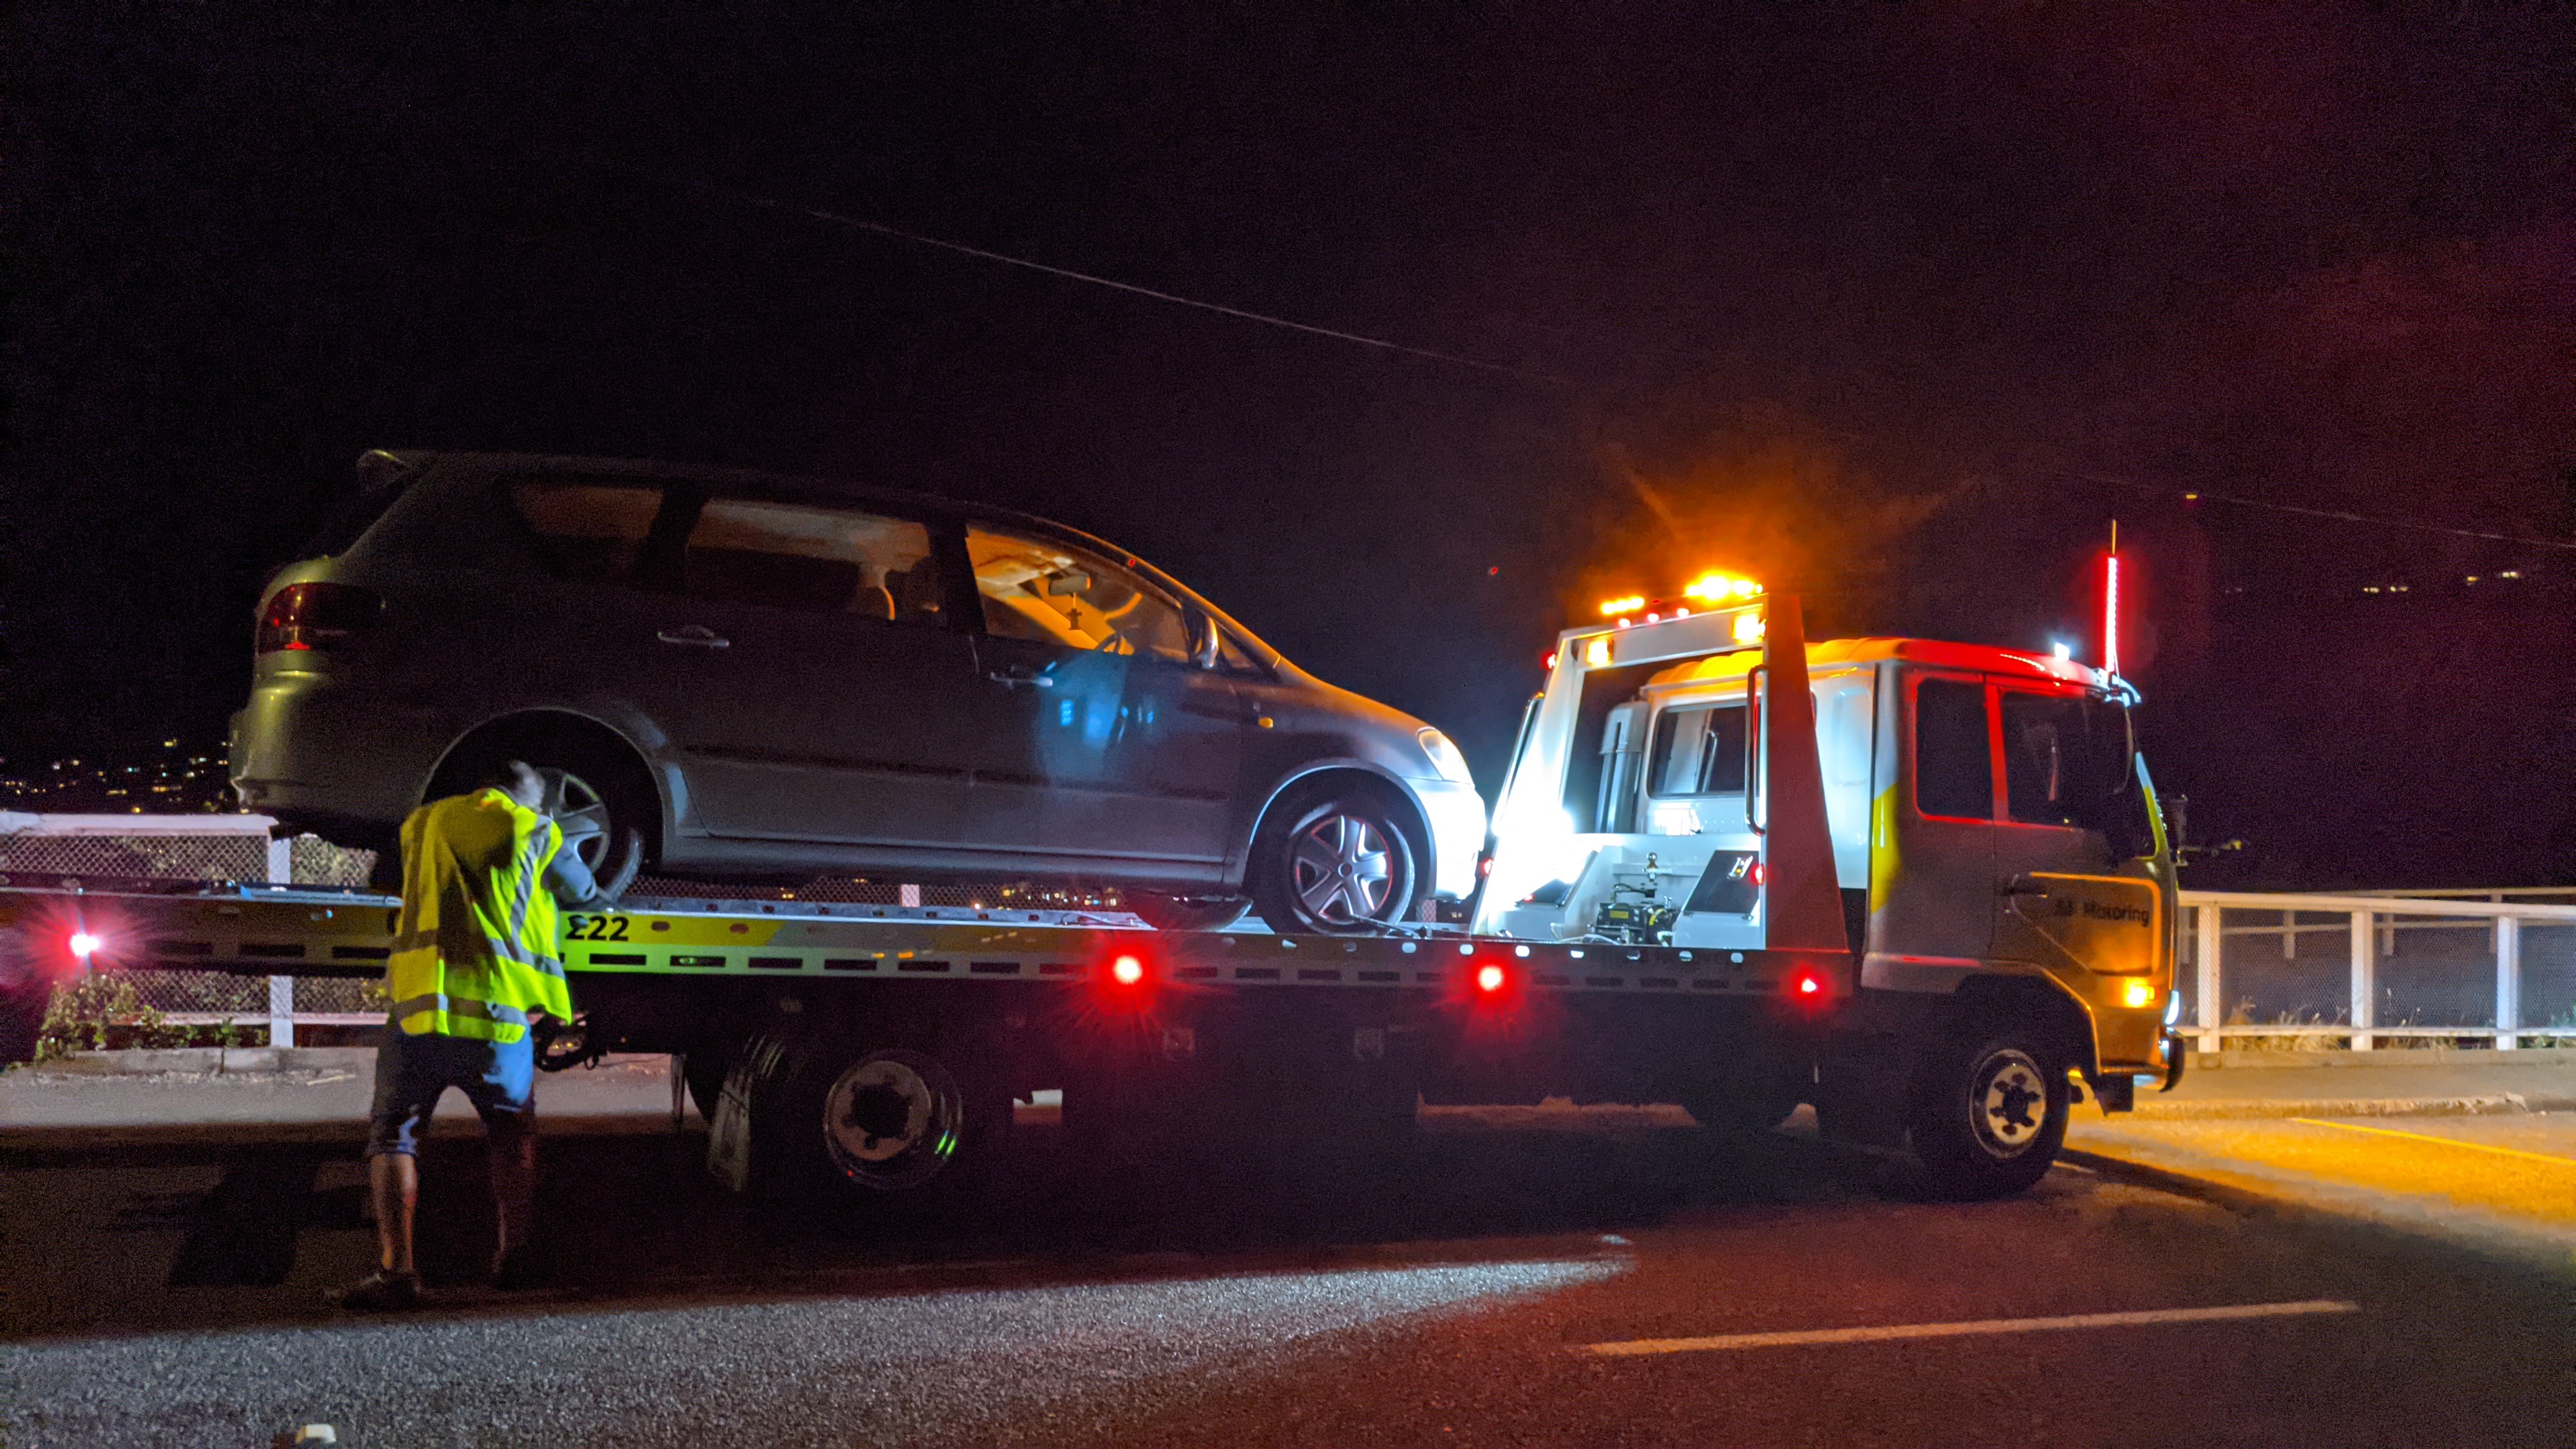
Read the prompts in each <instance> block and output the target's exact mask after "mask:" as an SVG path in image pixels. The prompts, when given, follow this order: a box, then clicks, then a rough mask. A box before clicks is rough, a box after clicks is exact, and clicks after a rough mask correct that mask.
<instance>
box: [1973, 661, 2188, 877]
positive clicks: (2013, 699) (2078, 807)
mask: <svg viewBox="0 0 2576 1449" xmlns="http://www.w3.org/2000/svg"><path fill="white" fill-rule="evenodd" d="M2003 727H2004V728H2003V734H2004V798H2005V801H2006V804H2007V805H2008V806H2009V808H2010V809H2011V811H2012V818H2013V819H2014V820H2016V821H2019V822H2021V823H2023V824H2026V825H2067V826H2073V827H2075V828H2077V829H2082V830H2099V831H2102V832H2103V833H2104V834H2106V835H2108V836H2110V837H2112V838H2113V839H2114V840H2115V841H2117V842H2119V843H2120V845H2121V847H2122V848H2123V849H2124V850H2129V849H2131V848H2132V847H2135V848H2136V850H2140V851H2142V850H2144V849H2148V848H2151V847H2152V841H2153V838H2154V837H2153V832H2152V831H2151V830H2150V829H2149V828H2148V826H2147V823H2146V817H2145V810H2144V806H2145V796H2144V794H2143V792H2137V791H2132V790H2131V789H2130V770H2129V731H2128V724H2127V721H2126V720H2125V719H2124V718H2123V717H2122V715H2121V712H2120V708H2119V706H2117V705H2114V704H2108V703H2104V702H2101V701H2096V700H2086V699H2078V698H2075V697H2073V696H2071V695H2062V694H2035V693H2029V692H2025V691H2020V690H2006V691H2004V695H2003ZM2132 795H2134V796H2136V798H2135V799H2131V798H2130V797H2131V796H2132ZM2141 838H2143V839H2145V840H2147V841H2148V842H2150V844H2149V845H2148V846H2137V845H2136V841H2137V840H2138V839H2141Z"/></svg>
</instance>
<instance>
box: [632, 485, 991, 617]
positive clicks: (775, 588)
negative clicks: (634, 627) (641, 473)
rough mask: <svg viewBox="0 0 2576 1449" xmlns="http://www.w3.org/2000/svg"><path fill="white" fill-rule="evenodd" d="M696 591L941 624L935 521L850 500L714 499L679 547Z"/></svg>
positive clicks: (729, 599) (689, 588)
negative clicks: (841, 503) (834, 504)
mask: <svg viewBox="0 0 2576 1449" xmlns="http://www.w3.org/2000/svg"><path fill="white" fill-rule="evenodd" d="M680 587H681V589H682V590H683V591H684V592H686V593H688V594H690V595H692V596H693V597H696V598H701V599H720V600H723V601H724V602H726V603H731V604H761V605H765V606H767V607H769V608H773V609H800V610H804V611H806V612H809V613H817V614H856V615H858V616H859V617H860V618H863V619H880V620H885V621H888V622H904V623H936V622H938V620H939V617H940V612H939V606H940V603H941V600H942V597H943V596H942V594H941V590H940V585H939V576H938V567H937V565H936V564H935V563H934V562H933V560H932V557H931V552H930V530H929V529H928V528H926V527H924V526H922V525H921V524H919V523H915V522H913V521H912V520H910V519H903V518H885V517H881V516H879V515H877V514H873V513H862V512H859V511H858V510H856V509H850V508H829V507H820V506H816V505H813V504H805V503H776V502H771V501H768V500H766V499H758V498H710V499H708V500H707V505H706V507H705V508H703V509H701V510H699V513H698V521H697V525H696V526H695V527H693V528H691V529H690V530H689V540H688V543H687V545H686V546H685V547H684V548H683V549H682V551H681V554H680Z"/></svg>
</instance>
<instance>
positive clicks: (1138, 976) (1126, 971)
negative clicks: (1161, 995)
mask: <svg viewBox="0 0 2576 1449" xmlns="http://www.w3.org/2000/svg"><path fill="white" fill-rule="evenodd" d="M1109 979H1110V980H1112V981H1115V982H1117V983H1118V984H1119V985H1121V986H1133V985H1135V984H1136V983H1137V982H1139V981H1142V980H1144V979H1145V963H1144V962H1142V961H1139V960H1137V959H1136V958H1135V957H1133V956H1121V957H1119V958H1118V959H1117V960H1115V961H1112V962H1110V963H1109Z"/></svg>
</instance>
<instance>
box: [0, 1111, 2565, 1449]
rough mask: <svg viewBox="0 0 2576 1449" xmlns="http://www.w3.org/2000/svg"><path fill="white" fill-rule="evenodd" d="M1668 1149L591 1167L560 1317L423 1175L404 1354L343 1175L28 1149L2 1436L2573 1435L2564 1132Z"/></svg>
mask: <svg viewBox="0 0 2576 1449" xmlns="http://www.w3.org/2000/svg"><path fill="white" fill-rule="evenodd" d="M1669 1120H1671V1119H1670V1117H1669V1114H1666V1115H1664V1116H1657V1115H1655V1114H1639V1113H1619V1112H1594V1113H1568V1114H1558V1115H1555V1116H1549V1115H1547V1114H1519V1115H1517V1116H1513V1115H1508V1114H1507V1115H1503V1116H1496V1115H1493V1114H1485V1115H1482V1116H1479V1115H1477V1114H1455V1115H1451V1116H1447V1117H1444V1118H1442V1119H1440V1120H1438V1121H1437V1122H1435V1123H1434V1124H1433V1130H1431V1131H1430V1132H1429V1133H1428V1134H1427V1135H1426V1138H1425V1140H1424V1142H1423V1143H1422V1145H1421V1147H1420V1148H1419V1150H1418V1151H1417V1152H1415V1153H1413V1154H1411V1155H1409V1156H1407V1157H1406V1158H1404V1159H1403V1160H1400V1161H1396V1162H1341V1163H1331V1162H1313V1161H1309V1162H1301V1163H1294V1164H1289V1163H1250V1162H1244V1161H1240V1160H1234V1159H1231V1158H1229V1157H1226V1156H1224V1155H1222V1154H1216V1155H1209V1156H1202V1157H1199V1158H1196V1159H1192V1160H1188V1161H1184V1162H1181V1163H1179V1164H1176V1165H1175V1167H1174V1169H1173V1170H1172V1171H1170V1172H1167V1173H1164V1174H1160V1175H1158V1176H1157V1177H1155V1178H1153V1179H1152V1180H1147V1181H1138V1180H1134V1179H1128V1178H1117V1177H1112V1176H1110V1175H1108V1174H1104V1173H1101V1172H1098V1171H1095V1170H1091V1169H1090V1166H1089V1165H1088V1164H1084V1163H1080V1162H1072V1161H1067V1160H1066V1159H1065V1157H1064V1155H1063V1154H1062V1153H1061V1152H1060V1151H1058V1149H1057V1147H1056V1145H1055V1142H1054V1139H1053V1134H1052V1133H1051V1132H1049V1131H1048V1130H1047V1129H1046V1128H1045V1126H1044V1125H1043V1124H1042V1123H1037V1122H1032V1124H1031V1125H1030V1126H1029V1127H1028V1128H1027V1130H1025V1131H1024V1132H1023V1133H1022V1134H1021V1137H1022V1141H1021V1143H1020V1144H1019V1146H1018V1149H1017V1161H1016V1163H1015V1170H1014V1171H1013V1172H1012V1173H1011V1174H1009V1176H1008V1178H1007V1180H1005V1181H1004V1182H1002V1183H1001V1184H1000V1185H999V1186H998V1188H997V1189H996V1190H995V1191H993V1192H991V1193H989V1194H988V1195H986V1196H985V1197H983V1198H980V1199H978V1200H975V1201H972V1202H964V1203H955V1204H950V1205H947V1206H946V1207H944V1208H941V1209H939V1210H936V1211H925V1212H924V1213H922V1214H920V1215H918V1216H915V1217H913V1218H911V1219H909V1220H885V1219H879V1220H875V1221H853V1220H851V1219H849V1218H847V1217H846V1216H840V1217H836V1216H833V1215H829V1214H824V1213H818V1212H815V1211H812V1210H810V1209H789V1208H784V1207H779V1206H774V1205H766V1204H758V1203H746V1202H742V1201H739V1200H736V1199H732V1198H729V1197H727V1196H725V1195H724V1194H722V1193H720V1192H718V1191H716V1190H715V1189H714V1188H713V1187H712V1186H711V1185H710V1184H709V1183H708V1182H707V1181H706V1180H705V1178H704V1175H703V1173H702V1171H701V1169H700V1166H699V1161H698V1154H699V1153H700V1152H702V1150H703V1143H704V1138H703V1136H702V1134H701V1133H699V1132H697V1131H695V1130H692V1131H689V1132H686V1133H682V1134H677V1135H673V1134H667V1133H640V1132H634V1131H627V1132H623V1133H616V1134H608V1133H593V1134H581V1135H570V1136H562V1137H557V1138H554V1139H552V1140H549V1141H548V1142H547V1144H546V1148H545V1152H546V1156H545V1165H544V1166H545V1173H546V1190H545V1199H544V1202H543V1205H542V1209H541V1217H542V1221H543V1223H544V1225H545V1227H546V1229H547V1231H548V1233H549V1236H550V1241H551V1243H552V1246H553V1251H554V1254H555V1266H556V1268H557V1270H558V1275H559V1285H558V1286H557V1287H556V1288H554V1289H551V1290H547V1291H543V1292H538V1293H529V1294H516V1295H501V1294H497V1293H493V1292H490V1291H489V1290H482V1289H476V1288H473V1287H471V1286H468V1285H466V1284H465V1282H464V1281H463V1280H465V1279H468V1278H470V1277H471V1275H472V1270H473V1269H474V1267H475V1266H476V1265H478V1264H479V1262H480V1261H481V1259H482V1257H483V1255H484V1254H485V1253H487V1252H488V1251H489V1243H490V1240H489V1229H488V1226H487V1225H486V1223H485V1221H484V1213H485V1208H484V1206H483V1203H482V1201H481V1198H480V1194H481V1192H482V1182H481V1174H480V1168H479V1160H478V1156H477V1154H476V1152H475V1150H474V1145H473V1143H472V1141H471V1140H470V1139H466V1140H461V1141H460V1140H457V1139H441V1140H439V1141H437V1142H435V1143H433V1145H432V1151H431V1155H430V1157H429V1159H428V1161H427V1164H426V1168H427V1180H428V1186H427V1189H426V1200H425V1202H424V1221H425V1230H424V1240H423V1248H422V1251H423V1254H424V1261H425V1264H426V1266H427V1267H428V1268H429V1270H430V1271H431V1273H432V1274H433V1276H443V1277H445V1278H447V1279H448V1280H450V1285H451V1286H449V1288H448V1290H447V1295H446V1299H445V1301H444V1302H443V1303H442V1304H441V1306H440V1307H439V1308H437V1309H436V1310H434V1311H432V1312H428V1313H424V1314H421V1315H418V1316H416V1317H412V1318H407V1319H403V1320H398V1321H386V1320H353V1319H348V1318H344V1317H342V1316H340V1315H339V1314H338V1313H337V1311H336V1310H333V1309H330V1308H328V1307H327V1306H325V1305H323V1304H322V1302H321V1299H320V1291H321V1289H322V1288H323V1287H325V1286H326V1285H329V1284H332V1283H335V1282H339V1281H344V1280H346V1279H348V1278H350V1277H354V1276H355V1275H356V1274H357V1273H359V1272H361V1271H363V1269H364V1267H365V1266H366V1260H367V1257H368V1255H369V1252H370V1246H371V1236H370V1232H369V1229H368V1227H367V1225H366V1223H365V1222H364V1220H363V1218H362V1216H361V1193H360V1191H359V1187H358V1184H359V1181H360V1174H359V1165H358V1163H357V1162H356V1160H355V1158H354V1157H353V1156H351V1155H350V1154H349V1153H348V1151H347V1148H346V1147H345V1146H340V1145H333V1144H330V1143H326V1142H316V1141H312V1140H309V1139H306V1140H298V1139H297V1138H296V1137H295V1136H294V1135H293V1134H287V1133H280V1132H276V1131H264V1130H262V1129H259V1128H256V1127H251V1126H240V1125H236V1126H232V1127H227V1128H223V1129H220V1130H211V1129H210V1131H209V1132H208V1133H207V1134H204V1135H202V1136H201V1137H200V1138H199V1139H198V1140H196V1141H194V1142H178V1141H158V1142H149V1143H125V1144H110V1145H105V1146H99V1147H92V1148H76V1147H68V1146H60V1147H49V1148H39V1149H29V1148H25V1147H12V1146H6V1145H0V1202H5V1204H6V1206H7V1213H8V1221H7V1233H6V1239H5V1241H0V1282H5V1284H6V1286H7V1291H8V1296H7V1299H6V1301H5V1303H0V1335H5V1341H0V1396H5V1397H0V1424H5V1426H6V1431H7V1438H6V1442H7V1444H8V1445H9V1446H11V1449H19V1446H29V1445H54V1444H60V1445H80V1446H85V1449H86V1446H108V1445H125V1444H152V1445H160V1444H187V1445H234V1444H239V1445H261V1444H266V1443H269V1442H270V1440H271V1437H272V1436H273V1435H275V1434H277V1433H278V1432H280V1431H281V1430H287V1429H291V1428H293V1427H294V1426H295V1425H298V1424H303V1423H315V1422H319V1423H330V1424H332V1425H334V1426H335V1428H336V1429H337V1431H338V1435H339V1441H340V1442H341V1443H343V1444H357V1445H448V1444H459V1445H481V1444H510V1445H518V1444H537V1443H545V1444H620V1445H661V1444H671V1445H682V1444H688V1445H705V1444H734V1443H741V1444H760V1445H802V1444H869V1443H903V1444H914V1443H918V1444H1010V1443H1024V1444H1122V1445H1123V1444H1210V1443H1226V1444H1236V1443H1250V1444H1266V1443H1291V1444H1316V1445H1347V1444H1355V1443H1374V1444H1387V1445H1403V1444H1432V1443H1437V1444H1450V1443H1488V1444H1581V1445H1590V1444H1720V1443H1724V1444H1769V1443H1786V1444H1805V1443H1820V1444H1821V1443H1830V1444H1845V1443H1862V1444H1874V1443H1884V1444H1927V1443H1942V1444H1969V1443H1975V1444H2091V1443H2120V1444H2140V1443H2184V1442H2188V1443H2206V1444H2277V1443H2286V1442H2309V1441H2320V1440H2324V1441H2333V1442H2338V1443H2361V1444H2372V1443H2387V1444H2444V1443H2461V1444H2469V1443H2476V1444H2498V1443H2531V1444H2565V1443H2568V1442H2570V1441H2571V1439H2576V1353H2571V1351H2570V1349H2569V1347H2568V1345H2569V1344H2571V1343H2576V1291H2571V1290H2576V1255H2571V1254H2570V1252H2569V1251H2568V1250H2567V1248H2566V1247H2564V1246H2562V1245H2561V1244H2560V1239H2559V1236H2558V1235H2559V1234H2560V1233H2561V1232H2563V1231H2564V1229H2565V1227H2566V1225H2567V1223H2568V1221H2569V1220H2570V1219H2576V1130H2572V1129H2571V1125H2570V1124H2569V1123H2568V1122H2567V1121H2566V1120H2565V1119H2564V1118H2541V1117H2531V1118H2509V1119H2507V1118H2492V1119H2490V1118H2446V1119H2387V1118H2380V1119H2372V1120H2371V1121H2369V1122H2367V1123H2358V1124H2351V1125H2356V1126H2367V1127H2369V1128H2372V1129H2375V1132H2383V1133H2384V1132H2389V1131H2395V1132H2401V1133H2407V1134H2414V1135H2413V1136H2409V1137H2381V1136H2378V1135H2375V1134H2374V1132H2361V1131H2354V1130H2350V1128H2349V1127H2348V1126H2347V1127H2338V1126H2334V1125H2309V1124H2303V1123H2296V1122H2276V1123H2259V1122H2225V1123H2197V1122H2195V1123H2160V1124H2154V1125H2152V1126H2150V1127H2146V1128H2139V1127H2133V1126H2126V1125H2123V1126H2118V1127H2113V1126H2109V1125H2105V1124H2087V1125H2086V1126H2085V1127H2084V1128H2083V1129H2081V1131H2080V1133H2079V1137H2080V1139H2081V1140H2080V1146H2081V1148H2082V1149H2083V1155H2082V1158H2081V1160H2080V1161H2079V1162H2077V1163H2074V1164H2070V1165H2068V1166H2065V1167H2062V1168H2061V1169H2060V1170H2058V1171H2057V1172H2055V1173H2053V1174H2052V1175H2051V1176H2050V1178H2049V1179H2048V1180H2047V1181H2046V1182H2045V1183H2043V1184H2042V1185H2041V1186H2040V1187H2039V1188H2038V1189H2037V1190H2035V1191H2034V1192H2032V1193H2030V1194H2029V1195H2027V1196H2025V1197H2022V1198H2019V1199H2016V1200H2012V1201H2007V1202H2001V1203H1991V1204H1981V1205H1953V1204H1939V1203H1929V1202H1923V1201H1919V1200H1916V1199H1914V1198H1913V1197H1911V1196H1910V1195H1909V1194H1908V1193H1907V1191H1906V1189H1905V1186H1904V1181H1903V1177H1902V1174H1901V1172H1899V1171H1898V1170H1897V1169H1896V1168H1895V1167H1894V1166H1892V1165H1891V1164H1889V1163H1886V1162H1882V1161H1879V1160H1876V1159H1872V1158H1869V1157H1866V1156H1861V1155H1857V1154H1853V1153H1848V1152H1845V1151H1842V1150H1840V1149H1837V1148H1833V1147H1831V1146H1828V1145H1826V1144H1822V1143H1818V1142H1816V1141H1814V1140H1812V1139H1809V1138H1802V1137H1798V1136H1793V1135H1775V1136H1772V1137H1768V1138H1763V1139H1757V1140H1752V1141H1741V1142H1734V1143H1712V1142H1711V1141H1709V1140H1707V1139H1706V1138H1705V1136H1704V1135H1703V1134H1701V1133H1699V1132H1697V1131H1696V1130H1693V1129H1689V1128H1681V1127H1673V1126H1669V1125H1659V1124H1661V1123H1665V1122H1668V1121H1669ZM1542 1123H1546V1124H1552V1125H1539V1124H1542ZM2418 1138H2421V1139H2427V1140H2418ZM2489 1148H2507V1149H2511V1151H2510V1152H2495V1151H2488V1150H2485V1149H2489ZM2518 1153H2529V1154H2532V1156H2531V1157H2529V1158H2525V1157H2521V1156H2515V1155H2513V1154H2518ZM2159 1154H2161V1155H2162V1158H2163V1165H2162V1167H2161V1168H2158V1167H2137V1166H2131V1165H2129V1164H2130V1163H2131V1162H2139V1161H2149V1160H2152V1159H2156V1158H2157V1157H2158V1156H2159ZM2559 1160H2565V1161H2566V1162H2567V1163H2568V1165H2567V1166H2566V1167H2560V1166H2558V1165H2556V1164H2557V1162H2558V1161H2559ZM2204 1169H2205V1170H2204ZM2168 1173H2175V1174H2180V1175H2168ZM2336 1174H2342V1176H2340V1177H2338V1176H2336ZM2562 1190H2563V1191H2564V1194H2565V1195H2564V1196H2552V1194H2554V1193H2560V1192H2561V1191H2562ZM2446 1193H2447V1194H2452V1196H2445V1194H2446ZM2464 1197H2473V1198H2476V1199H2477V1201H2475V1202H2468V1201H2464V1200H2462V1199H2463V1198H2464ZM2426 1203H2445V1204H2450V1205H2451V1208H2452V1210H2451V1211H2450V1212H2449V1213H2448V1214H2447V1221H2444V1222H2441V1223H2433V1222H2431V1221H2429V1218H2430V1217H2431V1216H2441V1215H2439V1214H2429V1213H2428V1211H2427V1210H2426V1209H2425V1207H2424V1205H2425V1204H2426ZM2374 1205H2375V1206H2374ZM2381 1208H2386V1209H2387V1210H2386V1211H2381V1210H2380V1209H2381ZM2409 1214H2415V1216H2413V1217H2410V1216H2409ZM2419 1219H2424V1220H2419ZM2106 1315H2107V1316H2108V1317H2106ZM1784 1335H1785V1336H1787V1337H1786V1339H1785V1341H1784V1339H1783V1337H1782V1336H1784ZM1747 1336H1750V1337H1747Z"/></svg>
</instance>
